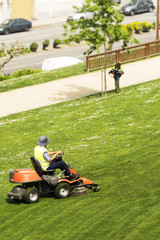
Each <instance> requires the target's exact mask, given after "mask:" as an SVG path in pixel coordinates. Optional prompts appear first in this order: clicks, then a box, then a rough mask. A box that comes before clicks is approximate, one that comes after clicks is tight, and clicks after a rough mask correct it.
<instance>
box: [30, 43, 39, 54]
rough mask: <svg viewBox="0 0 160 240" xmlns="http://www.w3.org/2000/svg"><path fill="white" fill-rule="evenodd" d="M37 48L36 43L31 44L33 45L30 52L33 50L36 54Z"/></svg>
mask: <svg viewBox="0 0 160 240" xmlns="http://www.w3.org/2000/svg"><path fill="white" fill-rule="evenodd" d="M37 48H38V43H36V42H33V43H31V45H30V50H31V51H32V52H36V51H37Z"/></svg>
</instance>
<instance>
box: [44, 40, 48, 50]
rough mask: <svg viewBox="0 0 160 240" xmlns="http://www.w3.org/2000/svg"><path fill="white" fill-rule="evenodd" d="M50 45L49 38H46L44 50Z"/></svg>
mask: <svg viewBox="0 0 160 240" xmlns="http://www.w3.org/2000/svg"><path fill="white" fill-rule="evenodd" d="M48 46H49V40H48V39H46V40H44V42H43V50H45V49H46V47H48Z"/></svg>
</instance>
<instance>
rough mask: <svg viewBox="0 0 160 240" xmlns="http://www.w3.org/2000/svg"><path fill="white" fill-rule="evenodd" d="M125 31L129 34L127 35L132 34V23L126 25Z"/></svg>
mask: <svg viewBox="0 0 160 240" xmlns="http://www.w3.org/2000/svg"><path fill="white" fill-rule="evenodd" d="M126 29H127V31H128V32H129V33H131V34H132V33H133V31H134V27H133V24H132V23H128V24H126Z"/></svg>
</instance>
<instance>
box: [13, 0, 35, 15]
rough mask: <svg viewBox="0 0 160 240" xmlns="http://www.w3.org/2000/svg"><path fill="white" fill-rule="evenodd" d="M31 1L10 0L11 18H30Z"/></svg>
mask: <svg viewBox="0 0 160 240" xmlns="http://www.w3.org/2000/svg"><path fill="white" fill-rule="evenodd" d="M32 5H33V1H32V0H12V6H11V7H12V14H11V17H12V18H26V19H31V18H32V8H33V6H32Z"/></svg>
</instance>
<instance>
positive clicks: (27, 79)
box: [0, 62, 86, 92]
mask: <svg viewBox="0 0 160 240" xmlns="http://www.w3.org/2000/svg"><path fill="white" fill-rule="evenodd" d="M85 65H86V63H85V62H84V63H79V64H77V65H74V66H69V67H64V68H60V69H55V70H52V71H48V72H42V73H36V74H32V75H28V76H24V77H19V78H14V79H8V80H4V81H0V92H6V91H10V90H14V89H17V88H22V87H27V86H33V85H37V84H41V83H45V82H50V81H54V80H58V79H62V78H67V77H71V76H75V75H80V74H85V73H86V66H85Z"/></svg>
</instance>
